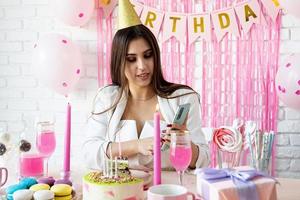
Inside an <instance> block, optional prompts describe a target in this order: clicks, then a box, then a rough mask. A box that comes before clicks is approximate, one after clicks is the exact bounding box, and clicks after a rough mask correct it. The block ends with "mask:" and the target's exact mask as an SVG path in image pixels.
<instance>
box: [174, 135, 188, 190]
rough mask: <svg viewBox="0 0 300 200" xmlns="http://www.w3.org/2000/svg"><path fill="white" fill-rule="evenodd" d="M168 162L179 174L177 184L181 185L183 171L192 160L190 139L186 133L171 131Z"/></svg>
mask: <svg viewBox="0 0 300 200" xmlns="http://www.w3.org/2000/svg"><path fill="white" fill-rule="evenodd" d="M170 146H171V148H170V161H171V164H172V166H173V167H174V168H175V169H176V171H177V173H178V174H179V183H180V185H182V178H183V174H184V171H185V170H186V169H187V168H188V166H189V164H190V162H191V159H192V147H191V139H190V135H189V132H188V131H183V130H174V131H171V144H170Z"/></svg>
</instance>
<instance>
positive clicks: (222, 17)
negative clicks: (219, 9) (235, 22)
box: [218, 13, 230, 29]
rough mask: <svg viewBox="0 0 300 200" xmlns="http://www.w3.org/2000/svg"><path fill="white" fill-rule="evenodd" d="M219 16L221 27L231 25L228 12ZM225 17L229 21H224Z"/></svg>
mask: <svg viewBox="0 0 300 200" xmlns="http://www.w3.org/2000/svg"><path fill="white" fill-rule="evenodd" d="M218 16H219V21H220V26H221V29H224V28H227V27H228V26H229V25H230V18H229V15H228V14H227V13H220V14H218ZM223 19H225V20H226V22H227V23H224V21H223Z"/></svg>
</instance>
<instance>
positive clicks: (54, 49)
mask: <svg viewBox="0 0 300 200" xmlns="http://www.w3.org/2000/svg"><path fill="white" fill-rule="evenodd" d="M32 64H33V67H34V70H35V72H36V75H37V77H38V78H39V79H40V81H41V82H42V83H43V84H45V85H46V86H48V87H49V88H51V89H53V90H54V91H56V92H58V93H60V94H63V95H65V96H67V95H68V94H69V93H70V92H71V91H72V90H73V89H74V87H75V85H76V83H77V82H78V80H79V78H80V74H81V71H82V59H81V53H80V50H79V48H78V47H77V46H76V45H75V44H74V43H73V42H72V41H71V40H70V39H69V38H67V37H66V36H64V35H61V34H56V33H51V34H47V35H44V36H42V37H41V38H40V39H39V41H38V43H37V44H36V45H35V48H34V52H33V62H32Z"/></svg>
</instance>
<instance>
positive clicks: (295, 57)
mask: <svg viewBox="0 0 300 200" xmlns="http://www.w3.org/2000/svg"><path fill="white" fill-rule="evenodd" d="M276 91H277V94H278V97H279V98H280V100H281V101H282V102H283V103H284V104H285V105H286V106H288V107H291V108H293V109H296V110H300V54H292V55H290V56H288V58H287V59H286V60H285V61H284V63H283V65H282V66H280V67H279V69H278V71H277V74H276Z"/></svg>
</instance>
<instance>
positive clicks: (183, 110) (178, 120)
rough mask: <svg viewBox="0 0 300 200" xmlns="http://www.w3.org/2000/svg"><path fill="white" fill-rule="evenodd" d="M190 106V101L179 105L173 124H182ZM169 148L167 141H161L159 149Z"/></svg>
mask: <svg viewBox="0 0 300 200" xmlns="http://www.w3.org/2000/svg"><path fill="white" fill-rule="evenodd" d="M190 107H191V104H190V103H187V104H182V105H179V106H178V108H177V110H176V114H175V116H174V119H173V124H178V125H183V124H184V122H185V120H186V117H187V114H188V113H189V110H190ZM169 148H170V145H169V144H168V143H163V145H162V146H161V149H160V150H161V151H166V150H168V149H169Z"/></svg>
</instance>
